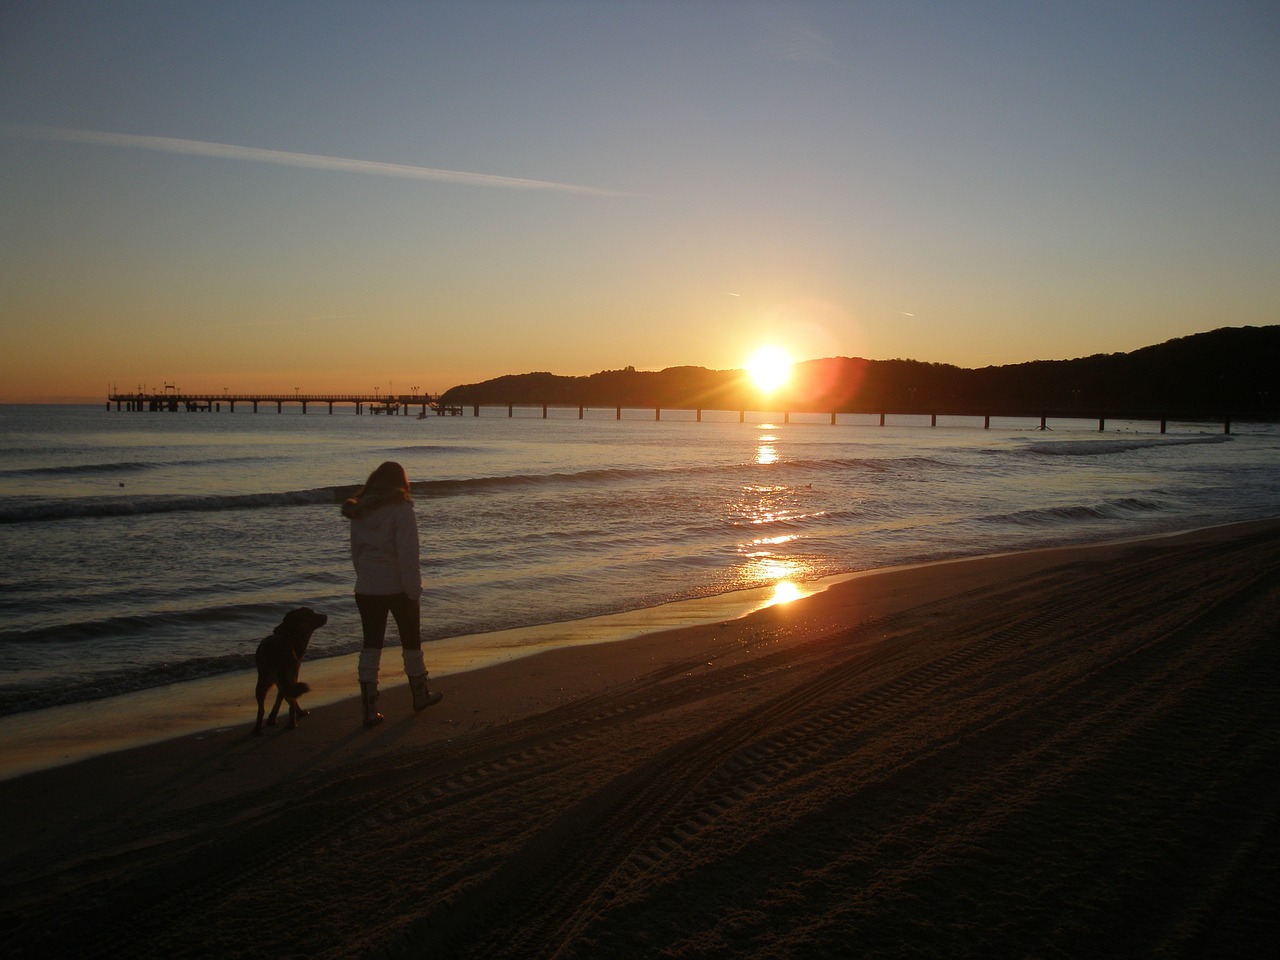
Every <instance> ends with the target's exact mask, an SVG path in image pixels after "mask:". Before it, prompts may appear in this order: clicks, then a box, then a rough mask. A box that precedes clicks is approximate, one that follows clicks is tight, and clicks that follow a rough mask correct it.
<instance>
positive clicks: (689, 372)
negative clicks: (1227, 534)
mask: <svg viewBox="0 0 1280 960" xmlns="http://www.w3.org/2000/svg"><path fill="white" fill-rule="evenodd" d="M1278 370H1280V326H1267V327H1223V328H1221V329H1218V330H1213V331H1211V332H1208V333H1199V334H1194V335H1192V336H1187V337H1179V338H1178V339H1175V340H1169V341H1167V342H1165V343H1161V344H1157V345H1154V346H1149V347H1143V348H1142V349H1139V350H1134V351H1133V352H1131V353H1112V354H1095V355H1093V356H1089V357H1082V358H1079V359H1075V360H1037V361H1033V362H1030V363H1019V364H1010V365H1006V366H999V367H983V368H980V369H968V368H963V367H957V366H953V365H951V364H943V363H924V362H921V361H918V360H867V359H863V358H860V357H831V358H827V359H822V360H809V361H805V362H802V363H798V364H796V367H795V369H794V371H793V375H792V379H791V383H790V384H789V385H788V386H787V387H786V388H784V389H783V390H780V391H778V392H777V393H776V394H775V395H773V396H771V397H768V398H764V397H762V396H760V394H759V393H758V392H757V391H755V390H754V388H752V387H751V385H750V384H749V383H748V382H747V381H746V380H745V378H744V376H743V373H742V371H740V370H708V369H706V368H705V367H668V368H667V369H665V370H658V371H641V370H636V369H635V368H634V367H627V368H625V369H622V370H604V371H601V372H600V373H593V374H591V375H589V376H578V377H568V376H559V375H555V374H551V373H526V374H516V375H508V376H503V377H497V378H495V379H492V380H486V381H484V382H482V383H475V384H466V385H462V386H456V387H452V388H451V389H449V390H447V391H445V393H444V395H443V398H442V399H443V401H444V402H445V403H448V404H459V405H474V404H482V405H505V404H516V405H525V404H533V405H540V404H544V403H545V404H551V405H559V404H564V405H571V406H587V407H591V406H596V407H600V406H606V407H655V408H656V407H664V408H668V409H704V410H743V409H748V410H750V409H754V410H761V409H766V410H781V409H785V410H791V411H797V412H798V411H805V410H808V411H821V412H827V411H834V412H868V413H874V412H896V413H908V412H920V413H929V412H935V413H942V412H946V413H973V414H983V413H996V414H1010V415H1011V414H1020V415H1028V416H1031V415H1035V416H1038V415H1042V414H1051V415H1058V416H1066V415H1071V414H1078V415H1081V416H1094V415H1098V414H1101V413H1106V414H1107V415H1109V416H1117V415H1132V416H1143V417H1164V416H1168V417H1202V416H1203V417H1219V416H1223V415H1228V414H1229V415H1231V416H1233V417H1243V418H1250V417H1256V418H1261V419H1275V418H1276V417H1277V416H1278V415H1280V396H1277V393H1278V392H1280V391H1277V388H1276V386H1275V384H1276V380H1277V371H1278Z"/></svg>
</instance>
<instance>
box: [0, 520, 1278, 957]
mask: <svg viewBox="0 0 1280 960" xmlns="http://www.w3.org/2000/svg"><path fill="white" fill-rule="evenodd" d="M427 658H428V664H429V665H430V662H431V655H430V648H428V651H427ZM392 659H393V657H392V656H388V657H386V658H385V659H384V672H385V671H386V669H387V664H388V663H390V662H391V661H392ZM306 678H307V666H306V665H305V664H304V667H303V679H306ZM1277 678H1280V521H1274V520H1273V521H1264V522H1259V523H1252V524H1242V525H1237V526H1231V527H1219V528H1213V529H1209V530H1202V531H1197V532H1194V533H1189V534H1184V535H1179V536H1175V537H1165V538H1159V539H1152V540H1145V541H1136V542H1131V543H1122V544H1111V545H1105V546H1090V547H1079V548H1069V549H1057V550H1047V551H1037V552H1032V553H1025V554H1014V555H1006V556H999V557H989V558H982V559H975V560H963V561H954V562H948V563H940V564H932V565H927V566H922V567H916V568H909V569H901V570H894V571H888V572H882V573H878V574H873V575H867V576H859V577H855V578H852V579H850V580H848V581H846V582H844V583H841V584H839V585H837V586H835V587H832V588H831V589H829V590H827V591H826V592H824V593H821V594H818V595H816V596H813V597H810V598H807V599H804V600H800V601H797V602H795V603H791V604H786V605H779V606H774V607H770V608H768V609H766V610H762V611H760V612H758V613H755V614H752V615H751V616H748V617H745V618H742V619H739V620H734V621H729V622H723V623H716V624H710V625H702V626H696V627H690V628H686V629H681V630H675V631H669V632H665V633H659V634H652V635H647V636H644V637H640V638H637V639H632V640H627V641H623V642H619V643H613V644H601V645H595V646H584V647H577V648H573V649H567V650H559V651H552V652H547V653H541V654H538V655H536V656H533V657H529V658H526V659H522V660H518V661H514V662H511V663H506V664H501V665H498V666H494V667H488V668H485V669H482V670H476V671H470V672H465V673H457V674H451V675H448V676H445V677H442V678H441V679H440V680H439V681H438V683H437V686H438V688H439V689H441V690H443V692H444V693H445V700H444V702H443V703H442V704H441V705H440V706H438V707H435V708H432V709H431V710H429V711H427V712H425V713H423V714H414V713H413V712H412V711H411V709H410V707H409V693H408V690H407V688H405V687H404V686H398V685H397V686H388V687H386V688H385V692H384V696H383V700H382V707H381V709H382V712H383V713H384V714H386V716H387V722H386V723H384V724H383V725H382V726H380V727H378V728H375V729H373V730H364V729H362V728H361V727H360V725H359V708H358V704H357V703H356V702H355V701H353V700H344V701H342V702H338V703H333V704H329V705H325V706H320V707H317V708H316V709H314V710H313V711H312V713H311V715H310V716H309V717H307V718H305V719H304V720H303V721H302V723H301V725H300V727H299V728H298V729H297V730H287V729H284V728H283V727H281V728H277V729H275V730H272V731H270V732H269V733H268V735H266V736H262V737H252V736H249V735H248V734H249V727H250V722H249V721H250V720H251V717H246V718H245V722H244V723H242V724H239V725H237V726H234V727H227V728H222V729H219V730H216V731H213V732H204V733H200V734H196V735H190V736H184V737H180V738H176V739H172V740H165V741H162V742H159V743H155V744H151V745H148V746H145V747H140V748H137V749H132V750H127V751H123V752H118V753H113V754H110V755H107V756H100V757H94V758H91V759H87V760H83V761H80V762H78V763H73V764H70V765H65V766H61V767H57V768H54V769H49V770H42V771H39V772H34V773H28V774H26V775H23V776H19V777H15V778H12V779H9V780H6V781H4V782H0V816H2V817H3V822H4V824H5V827H6V829H5V830H4V832H3V839H2V840H0V861H2V862H3V870H2V872H0V875H2V876H3V884H4V897H3V907H0V947H3V950H4V953H5V954H6V955H7V956H11V957H37V956H38V957H48V956H86V957H87V956H94V957H116V956H119V957H131V958H141V957H166V958H172V957H228V956H238V957H259V956H261V957H274V958H281V957H312V958H320V957H474V958H491V957H521V958H523V957H559V958H572V957H637V958H639V957H689V958H693V957H758V958H766V957H768V958H777V957H826V956H831V957H837V956H839V957H930V956H937V957H979V956H980V957H1014V956H1017V957H1031V956H1034V957H1080V956H1117V957H1119V956H1126V957H1130V956H1167V957H1242V956H1252V955H1255V954H1256V945H1257V944H1259V943H1264V942H1266V940H1267V939H1269V938H1270V936H1272V935H1274V934H1275V933H1276V932H1277V931H1278V930H1280V867H1278V866H1277V865H1278V864H1280V683H1278V682H1277Z"/></svg>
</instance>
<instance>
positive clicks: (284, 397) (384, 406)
mask: <svg viewBox="0 0 1280 960" xmlns="http://www.w3.org/2000/svg"><path fill="white" fill-rule="evenodd" d="M237 403H238V404H241V405H252V406H253V412H254V413H257V412H258V408H259V406H260V405H267V406H270V405H271V404H274V405H275V408H276V413H281V412H283V411H284V408H285V406H286V405H293V406H300V407H301V408H302V412H303V413H306V412H307V407H309V406H313V405H317V406H318V405H324V406H326V407H328V409H329V413H333V408H334V407H335V406H336V405H338V404H349V405H351V406H353V407H355V410H356V413H364V412H366V410H367V411H368V412H369V413H372V414H388V415H392V416H396V415H399V416H408V415H409V414H410V413H412V412H413V411H415V410H417V411H418V412H419V414H420V415H421V416H426V415H427V413H428V412H433V413H436V414H439V415H440V416H444V415H445V414H446V413H452V414H453V415H455V416H457V415H459V414H461V412H462V408H461V407H458V406H456V405H452V406H451V405H446V404H443V403H441V400H440V397H439V396H438V395H436V394H430V393H405V394H385V393H298V392H294V393H177V392H174V391H171V390H166V391H164V392H162V393H154V392H143V391H135V392H132V393H120V392H117V391H112V392H111V393H109V394H108V395H107V408H108V409H110V408H111V405H112V404H114V405H115V408H116V409H117V410H148V411H157V410H168V411H174V412H176V411H179V410H186V411H191V412H195V411H219V410H222V409H224V408H225V409H227V410H228V411H230V412H232V413H234V412H235V409H236V404H237Z"/></svg>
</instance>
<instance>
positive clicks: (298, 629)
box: [253, 607, 329, 735]
mask: <svg viewBox="0 0 1280 960" xmlns="http://www.w3.org/2000/svg"><path fill="white" fill-rule="evenodd" d="M328 622H329V618H328V617H327V616H325V615H324V614H323V613H316V612H315V611H314V610H312V609H311V608H310V607H299V608H298V609H297V610H291V611H290V612H289V613H287V614H285V617H284V619H283V620H281V621H280V626H278V627H276V628H275V630H274V631H272V633H271V636H269V637H267V638H265V639H264V640H263V641H262V642H261V643H259V644H258V652H257V653H256V654H255V655H254V659H255V660H257V662H258V686H257V690H256V694H257V697H258V722H257V724H256V725H255V726H254V728H253V732H254V734H255V735H257V734H260V733H262V714H263V713H264V712H265V710H266V706H267V691H268V690H270V689H271V688H272V687H275V688H276V705H275V706H274V707H272V708H271V716H269V717H267V723H269V724H271V725H273V726H274V725H275V722H276V714H278V713H279V712H280V704H281V703H282V702H283V701H285V700H288V701H289V729H291V730H292V729H293V728H294V727H296V726H297V725H298V718H299V717H305V716H306V715H307V713H308V711H306V710H303V709H302V708H301V707H300V706H298V698H299V697H300V696H302V695H303V694H304V693H306V692H307V691H308V690H310V689H311V688H310V687H308V686H307V685H306V684H305V683H299V682H298V671H299V670H300V669H301V668H302V658H303V656H304V655H305V654H306V652H307V644H308V643H310V642H311V635H312V634H313V633H315V632H316V631H317V630H319V629H320V628H321V627H323V626H324V625H325V624H326V623H328Z"/></svg>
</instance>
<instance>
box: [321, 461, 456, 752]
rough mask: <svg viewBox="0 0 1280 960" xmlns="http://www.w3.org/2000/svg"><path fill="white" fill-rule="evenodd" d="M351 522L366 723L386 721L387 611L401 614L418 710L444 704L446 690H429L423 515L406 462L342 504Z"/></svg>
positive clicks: (378, 473)
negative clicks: (381, 681) (381, 701)
mask: <svg viewBox="0 0 1280 960" xmlns="http://www.w3.org/2000/svg"><path fill="white" fill-rule="evenodd" d="M342 515H343V516H344V517H346V518H347V519H349V520H350V521H351V562H352V563H353V564H354V565H355V568H356V608H357V609H358V610H359V611H360V626H361V628H362V630H363V632H364V647H363V649H361V651H360V665H359V668H358V676H359V679H360V701H361V704H362V705H363V707H364V725H365V726H366V727H372V726H376V725H377V724H379V723H381V722H382V720H383V717H382V714H380V713H379V712H378V708H377V706H378V705H377V701H378V666H379V664H380V662H381V660H382V639H383V637H384V636H385V635H386V632H387V614H388V613H390V614H391V616H393V617H394V618H395V621H396V628H397V629H398V630H399V631H400V646H401V648H402V653H403V655H404V672H405V674H406V675H407V676H408V677H409V687H410V689H412V690H413V709H414V710H424V709H426V708H427V707H429V706H431V705H433V704H436V703H439V702H440V701H441V699H443V697H444V694H442V693H432V692H430V691H429V690H428V689H427V668H426V665H425V664H424V663H423V660H422V635H421V632H420V630H419V626H420V618H421V613H420V611H419V608H418V604H419V601H420V599H421V597H422V570H421V567H420V564H419V559H418V519H417V517H416V516H414V513H413V498H412V497H411V496H409V477H408V475H407V474H406V473H405V472H404V467H402V466H400V464H398V463H394V462H392V461H387V462H386V463H384V464H382V465H381V466H380V467H378V469H377V470H374V471H373V473H371V474H369V479H368V480H367V481H366V482H365V485H364V486H363V487H361V488H360V490H358V491H357V492H356V494H355V496H353V497H351V498H350V499H349V500H347V501H346V502H345V503H343V505H342Z"/></svg>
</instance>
